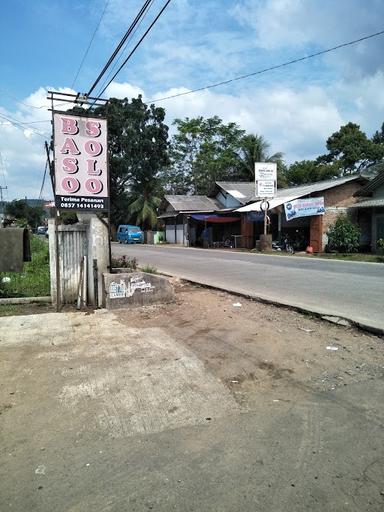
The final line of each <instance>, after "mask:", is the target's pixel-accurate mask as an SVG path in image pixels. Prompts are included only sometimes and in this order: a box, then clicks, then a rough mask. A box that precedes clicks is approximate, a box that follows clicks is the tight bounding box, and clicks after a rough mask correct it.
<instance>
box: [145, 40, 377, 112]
mask: <svg viewBox="0 0 384 512" xmlns="http://www.w3.org/2000/svg"><path fill="white" fill-rule="evenodd" d="M383 34H384V30H381V31H380V32H375V33H374V34H370V35H367V36H364V37H360V38H359V39H355V40H353V41H348V42H347V43H343V44H339V45H337V46H333V47H332V48H328V49H327V50H322V51H320V52H316V53H312V54H310V55H305V56H304V57H300V58H298V59H293V60H290V61H288V62H283V63H282V64H277V65H276V66H271V67H269V68H264V69H260V70H259V71H254V72H253V73H248V74H246V75H241V76H237V77H235V78H230V79H229V80H223V81H222V82H217V83H214V84H210V85H205V86H204V87H198V88H197V89H192V90H191V91H185V92H180V93H178V94H172V95H171V96H165V97H164V98H158V99H155V100H150V101H148V103H157V102H159V101H165V100H170V99H173V98H179V97H180V96H186V95H187V94H193V93H195V92H200V91H205V90H208V89H213V88H214V87H219V86H220V85H227V84H230V83H232V82H236V81H238V80H243V79H245V78H249V77H251V76H255V75H261V74H263V73H267V72H268V71H273V70H275V69H280V68H283V67H286V66H290V65H291V64H296V63H297V62H302V61H303V60H308V59H312V58H313V57H318V56H319V55H324V54H326V53H330V52H333V51H335V50H339V49H340V48H345V47H346V46H351V45H353V44H357V43H360V42H361V41H366V40H367V39H372V38H373V37H377V36H381V35H383Z"/></svg>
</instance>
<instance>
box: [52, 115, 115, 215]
mask: <svg viewBox="0 0 384 512" xmlns="http://www.w3.org/2000/svg"><path fill="white" fill-rule="evenodd" d="M53 122H54V155H55V205H56V208H58V209H59V210H68V211H70V210H82V211H94V212H97V211H105V210H108V209H109V190H108V168H107V151H108V148H107V120H106V119H101V118H95V117H83V116H73V115H67V114H65V113H59V112H55V113H54V115H53Z"/></svg>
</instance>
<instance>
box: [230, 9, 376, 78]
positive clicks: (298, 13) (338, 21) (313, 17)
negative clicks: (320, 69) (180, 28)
mask: <svg viewBox="0 0 384 512" xmlns="http://www.w3.org/2000/svg"><path fill="white" fill-rule="evenodd" d="M231 12H232V14H233V16H234V17H235V18H236V19H237V21H238V22H239V23H241V24H242V25H243V26H245V27H252V28H253V29H254V33H255V41H256V44H257V45H258V46H259V47H261V48H265V49H267V50H276V49H284V50H286V49H290V48H291V49H292V48H294V47H301V48H302V47H304V46H305V45H308V44H312V45H316V46H317V47H320V48H321V49H325V48H330V47H333V46H336V45H338V44H340V43H344V42H347V41H350V40H354V39H358V38H360V37H362V36H365V35H368V34H371V33H375V32H378V31H380V30H382V26H381V25H379V20H380V19H382V18H383V17H384V3H383V2H382V0H370V2H361V0H338V1H337V2H335V1H334V0H322V1H321V2H320V1H318V0H240V1H238V2H237V4H236V5H235V6H234V7H233V8H232V9H231ZM382 38H383V36H381V39H380V37H378V38H376V39H371V40H370V41H366V42H362V43H359V44H358V45H356V46H353V47H349V48H348V49H345V50H339V51H338V52H337V53H334V54H332V55H330V56H328V57H326V61H327V62H328V63H329V64H332V65H337V66H338V67H339V68H340V66H343V68H344V72H345V73H347V72H348V73H352V71H354V72H356V70H359V71H360V72H365V73H367V72H369V73H375V72H376V71H377V70H378V69H380V68H381V67H382ZM306 53H311V52H306Z"/></svg>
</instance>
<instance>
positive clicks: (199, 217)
mask: <svg viewBox="0 0 384 512" xmlns="http://www.w3.org/2000/svg"><path fill="white" fill-rule="evenodd" d="M191 219H194V220H200V221H206V222H215V223H217V224H219V223H221V224H224V223H227V222H239V221H240V217H221V216H220V215H203V214H198V213H197V214H195V215H191Z"/></svg>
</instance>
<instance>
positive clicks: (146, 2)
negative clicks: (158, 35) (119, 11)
mask: <svg viewBox="0 0 384 512" xmlns="http://www.w3.org/2000/svg"><path fill="white" fill-rule="evenodd" d="M150 1H151V0H146V1H145V2H144V4H143V6H142V7H141V9H140V11H139V13H138V14H137V15H136V18H135V19H134V20H133V22H132V23H131V25H130V26H129V28H128V30H127V31H126V33H125V34H124V36H123V38H122V39H121V41H120V43H119V44H118V45H117V47H116V48H115V50H114V52H113V53H112V55H111V56H110V57H109V59H108V61H107V63H106V64H105V66H104V67H103V69H102V70H101V72H100V73H99V76H98V77H97V78H96V80H95V81H94V83H93V84H92V86H91V88H90V89H89V91H88V93H87V96H90V95H91V93H92V91H93V90H94V89H95V87H96V86H97V84H98V83H99V82H100V80H101V79H102V77H103V75H104V74H105V72H106V71H107V69H108V68H109V66H110V65H111V63H112V62H113V60H114V59H115V57H116V55H117V54H118V53H119V51H120V49H121V48H122V46H123V45H124V43H125V41H126V40H127V39H128V37H129V36H130V35H131V33H132V30H133V29H134V28H135V26H136V25H137V24H138V22H139V21H140V19H141V17H142V16H143V14H144V13H145V11H146V10H147V8H148V6H149V4H150Z"/></svg>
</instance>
